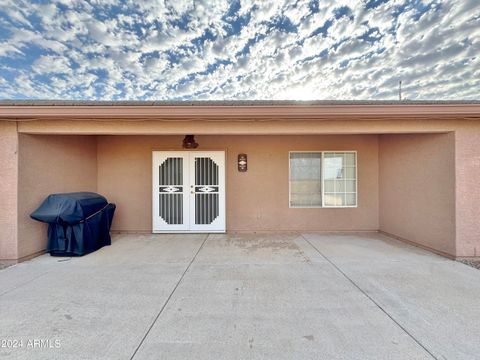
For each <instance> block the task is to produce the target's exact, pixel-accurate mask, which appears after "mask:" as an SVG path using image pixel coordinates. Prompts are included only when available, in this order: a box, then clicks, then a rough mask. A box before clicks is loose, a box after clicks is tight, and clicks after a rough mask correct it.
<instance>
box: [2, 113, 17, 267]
mask: <svg viewBox="0 0 480 360" xmlns="http://www.w3.org/2000/svg"><path fill="white" fill-rule="evenodd" d="M0 169H1V182H2V184H1V186H0V204H1V206H0V261H1V262H16V261H17V259H18V234H17V229H18V228H17V220H18V132H17V123H16V122H7V121H0Z"/></svg>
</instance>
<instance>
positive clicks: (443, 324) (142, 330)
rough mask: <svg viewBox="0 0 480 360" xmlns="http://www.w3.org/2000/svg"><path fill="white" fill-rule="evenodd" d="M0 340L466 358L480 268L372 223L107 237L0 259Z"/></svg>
mask: <svg viewBox="0 0 480 360" xmlns="http://www.w3.org/2000/svg"><path fill="white" fill-rule="evenodd" d="M6 340H14V341H15V340H23V344H22V346H21V347H17V348H12V347H11V345H12V343H10V346H9V344H7V341H6ZM34 340H37V346H35V343H33V341H34ZM40 340H43V341H44V342H43V343H42V344H41V345H40V344H39V343H38V341H40ZM0 341H1V343H0V346H1V347H0V359H4V358H5V359H10V358H11V359H132V358H133V359H186V358H187V359H432V358H436V359H473V358H478V357H480V272H479V270H476V269H473V268H471V267H469V266H467V265H464V264H461V263H458V262H455V261H451V260H448V259H444V258H442V257H439V256H436V255H434V254H431V253H429V252H426V251H423V250H420V249H418V248H415V247H412V246H409V245H406V244H403V243H401V242H398V241H396V240H393V239H390V238H388V237H385V236H382V235H379V234H355V235H328V234H269V235H264V234H241V235H238V234H229V235H223V234H221V235H220V234H217V235H213V234H211V235H193V234H192V235H116V236H114V243H113V244H112V246H110V247H105V248H103V249H101V250H100V251H97V252H95V253H93V254H90V255H87V256H85V257H82V258H72V259H70V258H54V257H50V256H48V255H44V256H41V257H38V258H36V259H33V260H31V261H28V262H25V263H22V264H19V265H16V266H12V267H9V268H7V269H4V270H1V271H0ZM29 341H30V342H29ZM48 341H50V343H48ZM47 344H49V345H50V346H51V347H52V348H45V346H46V345H47ZM17 345H19V344H18V343H17Z"/></svg>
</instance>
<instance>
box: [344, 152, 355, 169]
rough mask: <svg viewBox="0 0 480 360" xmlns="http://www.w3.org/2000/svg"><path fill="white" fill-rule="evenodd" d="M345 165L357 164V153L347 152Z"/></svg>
mask: <svg viewBox="0 0 480 360" xmlns="http://www.w3.org/2000/svg"><path fill="white" fill-rule="evenodd" d="M345 165H346V166H355V153H345Z"/></svg>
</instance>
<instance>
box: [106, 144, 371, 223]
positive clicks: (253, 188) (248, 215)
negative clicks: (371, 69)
mask: <svg viewBox="0 0 480 360" xmlns="http://www.w3.org/2000/svg"><path fill="white" fill-rule="evenodd" d="M182 139H183V136H99V137H98V191H99V192H100V193H101V194H104V195H105V196H106V197H107V198H108V199H109V200H110V201H112V202H115V203H116V204H117V212H116V214H115V218H114V222H113V227H112V228H113V230H117V231H118V230H119V231H139V232H150V231H151V230H152V213H151V208H152V205H151V202H152V184H151V178H152V176H151V173H152V160H151V159H152V150H180V149H181V144H182ZM196 140H197V142H198V143H199V144H200V146H199V148H198V149H197V150H202V151H203V150H205V151H207V150H226V155H227V161H226V203H227V204H226V205H227V231H295V230H302V231H315V230H321V231H342V230H343V231H347V230H360V231H362V230H365V231H367V230H377V229H378V136H377V135H337V136H196ZM295 150H300V151H322V150H327V151H328V150H356V151H358V153H357V156H358V160H357V162H358V208H337V209H326V208H324V209H322V208H310V209H305V208H302V209H300V208H289V200H288V199H289V183H288V177H289V173H288V171H289V170H288V167H289V151H295ZM239 153H246V154H247V155H248V171H247V172H246V173H240V172H238V171H237V155H238V154H239Z"/></svg>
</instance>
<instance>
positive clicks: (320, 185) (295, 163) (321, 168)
mask: <svg viewBox="0 0 480 360" xmlns="http://www.w3.org/2000/svg"><path fill="white" fill-rule="evenodd" d="M356 206H357V153H356V152H355V151H324V152H297V151H295V152H290V207H356Z"/></svg>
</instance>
